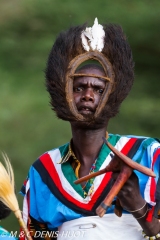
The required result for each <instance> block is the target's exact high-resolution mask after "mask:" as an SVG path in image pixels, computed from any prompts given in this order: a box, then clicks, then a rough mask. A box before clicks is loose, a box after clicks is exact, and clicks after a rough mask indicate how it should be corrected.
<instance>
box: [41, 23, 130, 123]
mask: <svg viewBox="0 0 160 240" xmlns="http://www.w3.org/2000/svg"><path fill="white" fill-rule="evenodd" d="M85 28H86V24H84V25H80V26H76V27H71V28H70V29H69V30H67V31H64V32H61V33H60V34H59V36H58V37H57V39H56V41H55V43H54V45H53V47H52V49H51V52H50V54H49V57H48V62H47V66H46V71H45V73H46V87H47V91H48V92H49V94H50V97H51V101H50V103H51V106H52V109H53V110H54V111H55V112H56V114H57V116H58V117H59V118H61V119H63V120H69V121H76V120H77V119H76V117H75V116H74V114H73V112H72V111H71V109H70V107H69V104H68V102H67V99H66V98H67V96H66V90H65V87H66V73H67V71H68V68H69V64H70V62H71V61H72V60H73V59H74V58H76V57H77V56H79V55H81V54H84V53H86V51H85V50H84V48H83V46H82V43H81V33H82V31H83V30H85ZM103 29H104V31H105V39H104V48H103V50H102V52H101V53H102V54H103V55H104V56H105V58H106V59H108V61H109V62H110V63H111V65H112V68H113V72H114V84H113V89H112V92H111V93H110V95H109V98H108V100H107V102H106V104H105V107H104V108H103V109H102V111H101V113H100V116H99V119H100V121H103V120H106V119H109V118H111V117H114V116H115V115H116V114H117V113H118V110H119V107H120V104H121V103H122V101H123V100H124V99H125V98H126V96H127V95H128V93H129V91H130V89H131V87H132V84H133V80H134V63H133V59H132V51H131V48H130V46H129V44H128V42H127V40H126V37H125V35H124V33H123V30H122V28H121V27H120V26H119V25H114V24H106V25H103Z"/></svg>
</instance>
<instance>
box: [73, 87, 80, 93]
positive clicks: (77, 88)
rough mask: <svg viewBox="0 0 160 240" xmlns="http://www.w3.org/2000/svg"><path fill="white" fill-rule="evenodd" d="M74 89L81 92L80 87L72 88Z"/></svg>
mask: <svg viewBox="0 0 160 240" xmlns="http://www.w3.org/2000/svg"><path fill="white" fill-rule="evenodd" d="M74 91H75V92H81V91H82V88H81V87H76V88H74Z"/></svg>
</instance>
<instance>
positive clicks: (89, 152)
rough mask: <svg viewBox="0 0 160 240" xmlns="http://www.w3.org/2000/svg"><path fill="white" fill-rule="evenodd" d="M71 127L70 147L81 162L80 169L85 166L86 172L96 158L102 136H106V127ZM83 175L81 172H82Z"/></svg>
mask: <svg viewBox="0 0 160 240" xmlns="http://www.w3.org/2000/svg"><path fill="white" fill-rule="evenodd" d="M71 128H72V148H73V151H74V153H75V155H76V157H77V159H78V160H79V161H80V162H81V165H82V169H83V167H84V168H86V172H88V169H89V168H90V167H91V166H92V164H93V163H94V161H95V160H96V159H97V157H98V155H99V152H100V149H101V147H102V145H103V139H102V137H106V128H101V129H92V130H87V129H81V128H77V127H73V126H71ZM82 175H83V174H82Z"/></svg>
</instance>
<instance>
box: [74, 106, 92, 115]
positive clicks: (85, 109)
mask: <svg viewBox="0 0 160 240" xmlns="http://www.w3.org/2000/svg"><path fill="white" fill-rule="evenodd" d="M78 112H80V113H94V112H95V110H94V109H93V108H92V107H90V106H80V107H78Z"/></svg>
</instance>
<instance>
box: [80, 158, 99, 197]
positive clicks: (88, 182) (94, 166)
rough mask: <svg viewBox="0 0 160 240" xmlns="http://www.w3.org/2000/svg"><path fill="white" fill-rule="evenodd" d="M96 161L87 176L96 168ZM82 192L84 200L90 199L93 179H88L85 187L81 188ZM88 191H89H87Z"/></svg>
mask: <svg viewBox="0 0 160 240" xmlns="http://www.w3.org/2000/svg"><path fill="white" fill-rule="evenodd" d="M96 161H97V159H96V160H95V161H94V163H93V164H92V166H91V168H90V170H89V174H91V173H93V172H94V170H95V168H96ZM82 189H83V191H84V198H86V197H87V196H89V197H91V196H92V194H93V191H94V178H91V179H89V180H88V181H87V182H86V183H85V185H84V186H83V187H82ZM88 189H89V191H87V190H88Z"/></svg>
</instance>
